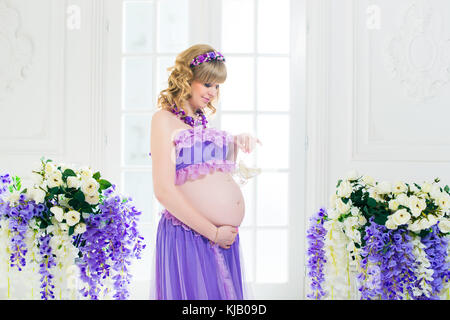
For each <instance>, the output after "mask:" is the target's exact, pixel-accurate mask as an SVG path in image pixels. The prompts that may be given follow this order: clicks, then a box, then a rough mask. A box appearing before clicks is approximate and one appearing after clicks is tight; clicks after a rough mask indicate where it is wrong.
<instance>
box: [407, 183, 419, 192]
mask: <svg viewBox="0 0 450 320" xmlns="http://www.w3.org/2000/svg"><path fill="white" fill-rule="evenodd" d="M409 189H410V190H411V192H413V193H418V192H419V191H420V190H419V189H418V188H417V187H416V185H415V184H414V183H413V184H411V185H410V186H409Z"/></svg>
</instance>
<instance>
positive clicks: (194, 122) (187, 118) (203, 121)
mask: <svg viewBox="0 0 450 320" xmlns="http://www.w3.org/2000/svg"><path fill="white" fill-rule="evenodd" d="M171 111H172V113H174V114H175V115H176V116H177V117H178V118H179V119H181V120H183V121H184V123H186V124H188V125H190V126H191V127H194V126H197V125H200V124H201V125H202V126H203V128H205V129H206V124H207V123H208V120H206V116H205V115H204V113H203V111H202V110H201V109H197V110H196V111H195V114H196V115H197V119H195V120H194V118H192V117H190V116H186V113H185V112H184V110H183V109H181V110H178V108H177V105H176V104H173V105H172V109H171ZM180 114H181V116H180ZM200 117H201V119H200Z"/></svg>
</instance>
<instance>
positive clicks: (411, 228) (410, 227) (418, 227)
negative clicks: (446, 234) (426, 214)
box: [408, 221, 422, 232]
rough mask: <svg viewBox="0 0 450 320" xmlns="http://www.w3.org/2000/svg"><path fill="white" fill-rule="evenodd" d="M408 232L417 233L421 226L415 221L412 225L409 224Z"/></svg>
mask: <svg viewBox="0 0 450 320" xmlns="http://www.w3.org/2000/svg"><path fill="white" fill-rule="evenodd" d="M408 230H411V231H414V232H418V231H420V230H422V229H421V225H420V224H419V221H415V222H414V223H411V224H410V225H408Z"/></svg>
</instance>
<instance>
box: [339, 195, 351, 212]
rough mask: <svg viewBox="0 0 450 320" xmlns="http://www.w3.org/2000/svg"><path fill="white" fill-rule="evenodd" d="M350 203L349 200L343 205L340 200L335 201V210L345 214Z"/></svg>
mask: <svg viewBox="0 0 450 320" xmlns="http://www.w3.org/2000/svg"><path fill="white" fill-rule="evenodd" d="M350 203H351V201H350V200H349V201H348V202H347V203H344V202H343V201H342V199H341V198H339V199H337V201H336V209H337V210H338V211H339V213H341V214H343V213H347V212H349V210H350Z"/></svg>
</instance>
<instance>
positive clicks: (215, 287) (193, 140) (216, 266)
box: [151, 126, 244, 300]
mask: <svg viewBox="0 0 450 320" xmlns="http://www.w3.org/2000/svg"><path fill="white" fill-rule="evenodd" d="M232 141H233V136H232V135H230V134H228V133H227V132H226V131H222V130H217V129H214V128H206V129H204V128H203V127H202V126H197V127H195V128H192V129H185V130H182V131H180V132H178V133H177V135H176V136H175V139H174V143H175V148H176V155H177V158H176V159H177V161H176V179H175V184H176V185H179V184H183V183H184V182H185V181H186V180H195V179H197V178H199V177H201V176H203V175H207V174H209V173H210V172H211V171H212V170H219V171H223V172H231V171H233V170H234V168H235V162H234V161H233V160H226V156H227V146H228V144H229V143H231V142H232ZM155 250H156V251H155V257H154V258H155V261H154V262H155V265H154V269H155V270H154V272H155V273H154V277H155V280H154V281H155V282H154V284H153V285H152V288H151V290H153V292H151V297H152V296H153V297H154V298H155V299H158V300H160V299H163V300H185V299H188V300H222V299H223V300H225V299H233V300H241V299H243V298H244V297H243V280H242V279H243V274H242V273H241V262H240V261H241V259H240V248H239V234H238V235H237V236H236V239H235V241H234V243H233V244H232V245H231V247H230V248H229V249H223V248H221V247H219V246H218V245H211V244H210V242H209V240H208V239H207V238H205V237H204V236H202V235H200V234H199V233H197V232H196V231H194V230H192V229H191V228H189V227H188V226H187V225H185V224H184V223H182V222H181V221H179V220H178V219H177V218H175V217H174V215H172V214H171V213H170V212H169V211H168V210H167V209H164V210H163V211H162V212H161V218H160V220H159V224H158V229H157V236H156V249H155Z"/></svg>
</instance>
